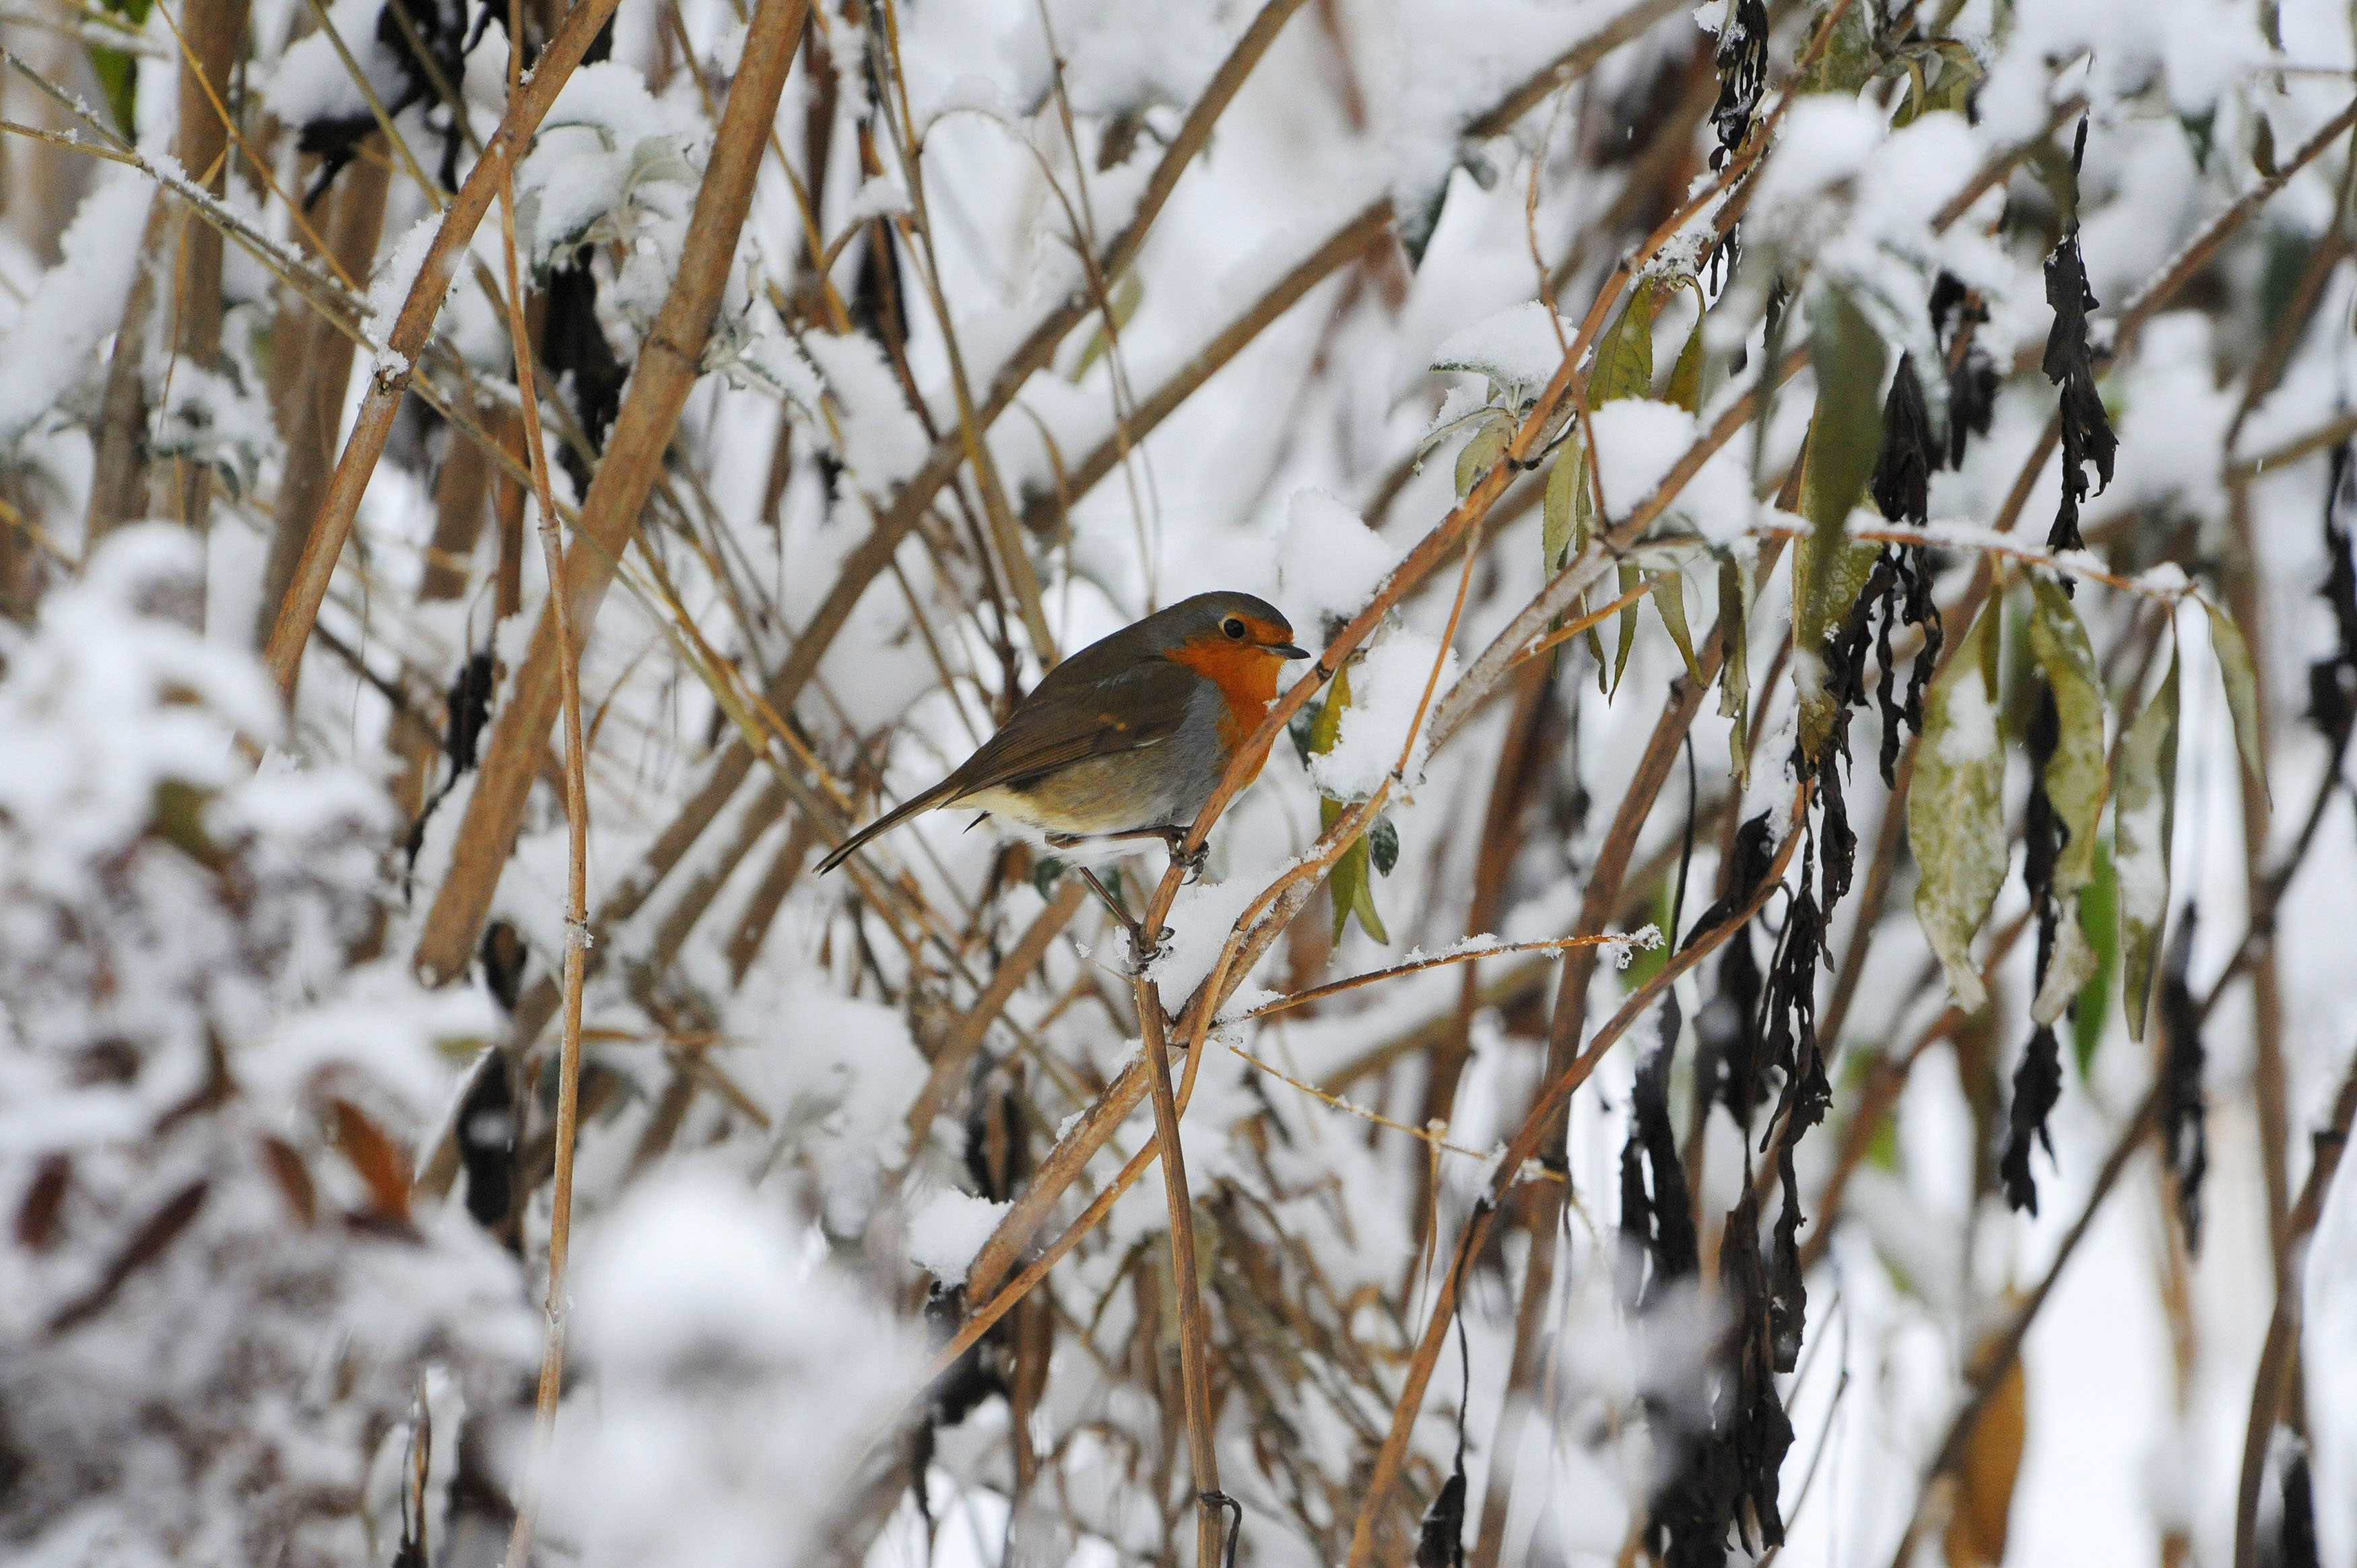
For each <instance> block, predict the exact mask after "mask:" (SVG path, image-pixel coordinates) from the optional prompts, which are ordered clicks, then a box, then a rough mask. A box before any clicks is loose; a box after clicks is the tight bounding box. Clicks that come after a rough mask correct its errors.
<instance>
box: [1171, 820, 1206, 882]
mask: <svg viewBox="0 0 2357 1568" xmlns="http://www.w3.org/2000/svg"><path fill="white" fill-rule="evenodd" d="M1162 842H1163V843H1165V844H1167V845H1168V847H1169V850H1170V859H1171V861H1172V863H1173V864H1175V865H1178V866H1179V867H1180V868H1181V869H1182V870H1184V871H1185V872H1186V873H1187V876H1186V880H1187V881H1189V882H1200V881H1201V880H1202V878H1203V868H1204V867H1205V866H1207V865H1210V864H1211V845H1210V844H1209V843H1200V844H1197V845H1196V846H1195V852H1194V853H1193V854H1188V853H1187V832H1186V830H1185V829H1183V828H1173V829H1172V830H1171V831H1170V832H1168V833H1166V834H1164V835H1163V840H1162Z"/></svg>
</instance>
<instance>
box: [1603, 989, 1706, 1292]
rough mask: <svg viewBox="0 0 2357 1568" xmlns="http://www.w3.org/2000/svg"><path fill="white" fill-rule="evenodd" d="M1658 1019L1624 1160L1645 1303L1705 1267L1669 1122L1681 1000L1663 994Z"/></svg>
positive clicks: (1634, 1093)
mask: <svg viewBox="0 0 2357 1568" xmlns="http://www.w3.org/2000/svg"><path fill="white" fill-rule="evenodd" d="M1657 1016H1658V1017H1659V1019H1660V1023H1661V1041H1660V1043H1659V1044H1658V1045H1656V1046H1655V1047H1653V1048H1652V1051H1650V1052H1648V1053H1647V1055H1646V1057H1645V1059H1644V1060H1643V1061H1642V1062H1641V1063H1639V1064H1638V1067H1637V1078H1636V1083H1635V1085H1634V1087H1633V1088H1632V1089H1631V1093H1630V1118H1631V1121H1630V1129H1629V1144H1628V1146H1627V1147H1625V1148H1624V1149H1623V1150H1622V1151H1621V1155H1620V1204H1621V1228H1622V1230H1624V1231H1631V1230H1633V1228H1632V1227H1631V1223H1630V1221H1631V1219H1632V1214H1631V1208H1632V1206H1633V1207H1635V1208H1636V1210H1637V1216H1641V1218H1642V1219H1644V1221H1645V1226H1644V1230H1643V1231H1642V1232H1641V1233H1632V1234H1631V1235H1630V1237H1629V1240H1631V1241H1632V1242H1636V1243H1639V1244H1641V1245H1642V1246H1643V1247H1644V1249H1645V1251H1646V1252H1647V1254H1648V1255H1649V1257H1650V1258H1651V1260H1652V1277H1651V1278H1650V1279H1649V1280H1648V1282H1647V1283H1646V1285H1645V1288H1644V1290H1643V1291H1642V1292H1641V1295H1640V1301H1641V1302H1648V1301H1652V1300H1654V1299H1655V1298H1656V1297H1657V1296H1658V1295H1659V1293H1660V1291H1661V1288H1662V1287H1663V1285H1664V1284H1667V1283H1670V1282H1671V1281H1674V1280H1683V1279H1690V1278H1692V1277H1693V1276H1694V1274H1695V1272H1696V1271H1697V1270H1698V1269H1699V1268H1700V1267H1701V1266H1702V1264H1701V1248H1700V1246H1699V1244H1698V1242H1697V1241H1696V1239H1695V1227H1694V1199H1693V1197H1692V1195H1691V1193H1690V1191H1689V1189H1688V1188H1687V1187H1686V1172H1685V1166H1684V1164H1683V1163H1682V1162H1681V1161H1680V1160H1679V1158H1678V1139H1677V1132H1676V1130H1675V1128H1674V1127H1673V1126H1672V1125H1671V1122H1670V1064H1671V1062H1672V1061H1673V1060H1674V1058H1675V1057H1676V1055H1677V1044H1678V1023H1679V1019H1678V1004H1677V998H1676V997H1675V996H1674V995H1670V994H1667V993H1664V995H1663V998H1662V1007H1661V1011H1660V1013H1659V1014H1658V1015H1657ZM1640 1153H1641V1154H1642V1155H1643V1159H1644V1165H1645V1167H1646V1170H1647V1171H1648V1172H1649V1173H1650V1175H1651V1176H1652V1188H1651V1194H1650V1196H1647V1194H1646V1192H1645V1189H1644V1187H1643V1184H1642V1183H1641V1182H1640V1181H1638V1179H1637V1172H1636V1169H1635V1164H1636V1156H1637V1155H1639V1154H1640Z"/></svg>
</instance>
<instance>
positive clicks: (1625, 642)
mask: <svg viewBox="0 0 2357 1568" xmlns="http://www.w3.org/2000/svg"><path fill="white" fill-rule="evenodd" d="M1617 575H1618V578H1619V581H1620V594H1616V595H1614V597H1616V598H1618V597H1620V596H1621V595H1626V594H1631V593H1633V592H1635V591H1636V589H1637V587H1638V586H1639V585H1641V584H1642V583H1643V582H1644V580H1645V574H1644V572H1643V571H1642V570H1641V568H1639V566H1638V565H1637V564H1636V563H1635V562H1633V561H1623V562H1621V563H1620V569H1619V572H1618V574H1617ZM1636 646H1637V604H1636V601H1635V600H1633V599H1632V600H1631V601H1630V603H1629V606H1628V607H1627V608H1626V609H1623V610H1622V611H1621V612H1620V646H1619V647H1618V648H1616V649H1614V650H1612V686H1611V690H1613V691H1615V692H1617V691H1619V690H1620V675H1621V672H1622V671H1625V670H1627V669H1628V668H1629V650H1631V649H1632V648H1634V647H1636Z"/></svg>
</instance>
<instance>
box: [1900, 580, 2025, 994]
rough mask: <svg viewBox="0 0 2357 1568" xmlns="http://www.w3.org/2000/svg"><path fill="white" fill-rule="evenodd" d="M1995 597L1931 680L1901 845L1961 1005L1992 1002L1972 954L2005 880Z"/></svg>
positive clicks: (1929, 933)
mask: <svg viewBox="0 0 2357 1568" xmlns="http://www.w3.org/2000/svg"><path fill="white" fill-rule="evenodd" d="M1998 606H1999V601H1998V600H1996V599H1994V598H1992V599H1991V600H1990V602H1989V603H1988V604H1987V605H1986V607H1983V609H1982V610H1981V613H1980V617H1979V618H1978V619H1976V620H1975V621H1974V622H1973V626H1972V629H1971V630H1970V631H1968V632H1966V633H1965V634H1964V641H1963V643H1962V644H1960V645H1959V646H1958V648H1957V649H1956V652H1955V657H1953V659H1951V660H1949V661H1948V667H1947V668H1946V669H1945V670H1943V671H1941V672H1940V675H1939V678H1938V679H1937V680H1935V681H1933V682H1932V690H1931V692H1930V693H1928V694H1927V696H1926V697H1925V700H1924V704H1923V709H1924V711H1923V738H1922V741H1921V745H1920V746H1918V747H1917V748H1916V753H1915V785H1914V788H1913V789H1911V790H1910V791H1909V793H1908V797H1907V843H1908V847H1909V848H1910V850H1911V851H1912V852H1913V854H1914V856H1915V864H1916V866H1917V867H1918V868H1919V870H1920V871H1921V881H1919V882H1918V883H1917V885H1916V887H1915V918H1916V919H1917V920H1918V921H1919V922H1920V923H1921V925H1922V928H1923V935H1924V938H1925V940H1928V941H1929V942H1930V943H1931V945H1932V952H1933V953H1934V954H1935V955H1937V956H1938V958H1939V960H1940V967H1941V968H1942V969H1943V971H1945V972H1946V974H1947V977H1948V991H1949V994H1950V995H1952V996H1953V997H1954V998H1955V1002H1956V1004H1957V1005H1958V1006H1959V1007H1962V1008H1963V1009H1964V1011H1965V1012H1967V1013H1973V1012H1977V1011H1979V1009H1980V1008H1981V1006H1982V1005H1983V1004H1985V1003H1986V1001H1987V1000H1988V991H1987V988H1986V986H1984V985H1983V984H1982V983H1981V975H1980V968H1979V966H1978V965H1977V964H1975V962H1974V961H1973V954H1972V943H1973V936H1974V934H1975V932H1977V931H1978V930H1979V929H1980V928H1981V922H1982V921H1983V920H1985V919H1986V918H1988V912H1989V906H1990V905H1991V904H1992V903H1994V902H1995V901H1996V894H1997V889H1998V888H1999V887H2000V886H2003V885H2004V883H2005V868H2006V859H2007V854H2006V842H2005V811H2004V805H2003V802H2002V800H2001V799H2000V790H2001V788H2002V786H2003V785H2004V783H2005V748H2004V746H2003V744H2002V743H2001V742H2000V741H1999V739H1998V736H1997V712H1996V625H1997V621H1998V618H1999V608H1998Z"/></svg>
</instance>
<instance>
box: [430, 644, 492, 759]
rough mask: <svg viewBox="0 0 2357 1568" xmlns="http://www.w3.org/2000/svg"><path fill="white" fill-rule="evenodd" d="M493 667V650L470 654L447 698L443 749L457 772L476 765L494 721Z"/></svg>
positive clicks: (460, 667)
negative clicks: (484, 736)
mask: <svg viewBox="0 0 2357 1568" xmlns="http://www.w3.org/2000/svg"><path fill="white" fill-rule="evenodd" d="M492 669H493V665H492V660H491V650H490V649H488V648H486V649H484V650H481V651H480V652H479V653H470V654H468V656H467V662H466V663H465V664H463V665H461V666H459V669H458V673H457V678H456V679H454V680H453V681H452V682H450V691H449V693H448V695H447V697H446V698H445V699H444V703H445V705H446V707H447V714H448V716H447V719H446V720H445V722H444V725H443V730H442V749H443V750H445V751H447V752H448V753H449V754H450V771H451V772H453V773H466V772H468V771H470V770H472V769H473V768H474V766H475V763H476V760H477V756H476V754H477V749H478V747H479V746H480V744H481V741H482V737H483V731H484V729H485V728H486V727H488V726H489V725H490V717H491V671H492Z"/></svg>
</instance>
